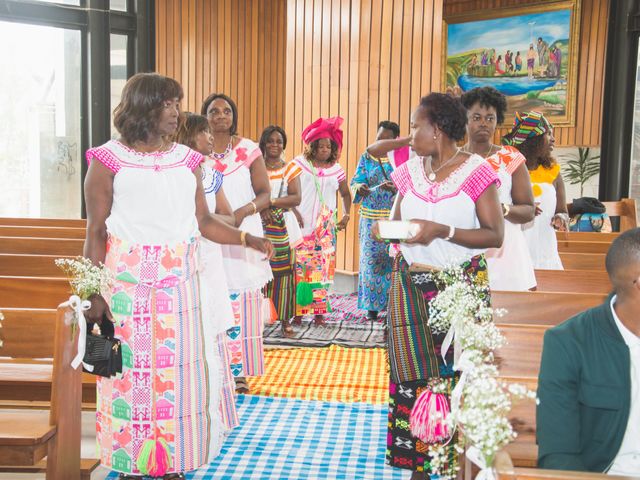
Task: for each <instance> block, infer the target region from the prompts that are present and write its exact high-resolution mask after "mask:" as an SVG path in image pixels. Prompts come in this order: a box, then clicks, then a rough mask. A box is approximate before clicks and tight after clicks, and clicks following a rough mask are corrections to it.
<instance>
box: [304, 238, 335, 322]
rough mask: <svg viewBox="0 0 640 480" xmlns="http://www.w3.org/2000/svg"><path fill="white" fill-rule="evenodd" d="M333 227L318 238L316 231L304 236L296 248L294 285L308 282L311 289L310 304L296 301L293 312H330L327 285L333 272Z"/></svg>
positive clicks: (322, 313) (321, 313)
mask: <svg viewBox="0 0 640 480" xmlns="http://www.w3.org/2000/svg"><path fill="white" fill-rule="evenodd" d="M335 238H336V237H335V230H329V231H327V232H326V233H325V235H324V236H322V237H321V238H320V239H319V240H318V239H317V236H316V234H315V233H312V234H311V235H309V236H307V237H304V238H303V240H302V243H301V244H300V245H299V246H298V247H296V272H295V273H296V286H297V285H298V284H299V283H300V282H308V283H309V284H310V286H311V290H312V292H313V301H312V302H311V304H310V305H300V304H299V303H297V304H296V315H307V314H314V315H324V314H325V313H328V312H330V311H331V310H330V305H329V287H330V286H331V284H332V283H333V277H334V275H335V271H336V247H335Z"/></svg>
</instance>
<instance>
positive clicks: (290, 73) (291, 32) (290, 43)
mask: <svg viewBox="0 0 640 480" xmlns="http://www.w3.org/2000/svg"><path fill="white" fill-rule="evenodd" d="M287 18H288V19H289V20H290V21H288V22H287V42H286V57H285V70H286V77H285V78H286V79H287V80H291V81H292V83H293V84H292V85H289V87H290V88H292V89H293V93H294V94H295V90H296V85H295V82H296V75H295V73H296V68H295V67H296V64H297V62H296V49H297V48H296V46H297V42H296V26H297V20H296V2H295V0H289V1H288V2H287ZM285 95H286V94H285ZM283 100H284V99H283ZM295 111H296V102H295V101H290V102H285V109H284V120H285V121H284V125H283V127H284V129H285V132H286V133H287V140H288V142H287V151H286V159H287V160H291V159H292V158H293V157H294V156H295V155H296V153H294V152H297V149H295V148H294V145H295V144H296V142H295V139H294V134H293V133H294V131H293V130H294V129H293V126H294V125H295Z"/></svg>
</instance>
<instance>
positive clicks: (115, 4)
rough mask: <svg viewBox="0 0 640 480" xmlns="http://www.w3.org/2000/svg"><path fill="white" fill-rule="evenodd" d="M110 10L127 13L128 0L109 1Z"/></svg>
mask: <svg viewBox="0 0 640 480" xmlns="http://www.w3.org/2000/svg"><path fill="white" fill-rule="evenodd" d="M109 8H110V9H111V10H119V11H120V12H126V11H127V0H109Z"/></svg>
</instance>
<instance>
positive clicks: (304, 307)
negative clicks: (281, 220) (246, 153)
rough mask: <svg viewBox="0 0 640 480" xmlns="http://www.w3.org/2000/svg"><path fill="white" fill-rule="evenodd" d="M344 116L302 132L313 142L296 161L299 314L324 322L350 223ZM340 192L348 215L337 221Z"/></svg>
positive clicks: (297, 318)
mask: <svg viewBox="0 0 640 480" xmlns="http://www.w3.org/2000/svg"><path fill="white" fill-rule="evenodd" d="M342 121H343V120H342V117H331V118H319V119H317V120H316V121H315V122H313V123H312V124H311V125H308V126H307V128H305V129H304V131H303V132H302V140H303V141H304V143H305V144H306V145H307V147H306V148H305V151H304V154H302V155H299V156H298V157H296V158H294V159H293V162H294V163H295V164H296V165H298V166H299V167H300V169H301V170H302V174H301V175H300V186H301V191H302V201H301V203H300V206H299V207H298V211H299V212H300V215H301V217H302V225H301V227H302V236H303V241H302V243H301V244H300V245H298V246H297V247H296V303H297V305H296V316H295V320H294V322H295V323H300V322H301V319H302V316H303V315H306V314H314V315H315V322H316V323H317V324H323V323H324V314H325V313H327V312H328V308H329V303H328V302H329V299H328V290H329V286H330V285H331V283H333V276H334V272H335V264H336V230H344V229H345V228H347V223H348V222H349V212H350V210H351V191H350V190H349V184H348V183H347V176H346V174H345V172H344V170H343V168H342V167H341V166H340V164H339V163H338V158H339V156H340V151H341V150H342V129H341V128H340V125H342ZM336 193H340V196H341V197H342V206H343V213H342V219H341V220H340V221H339V222H337V223H336V214H337V202H336Z"/></svg>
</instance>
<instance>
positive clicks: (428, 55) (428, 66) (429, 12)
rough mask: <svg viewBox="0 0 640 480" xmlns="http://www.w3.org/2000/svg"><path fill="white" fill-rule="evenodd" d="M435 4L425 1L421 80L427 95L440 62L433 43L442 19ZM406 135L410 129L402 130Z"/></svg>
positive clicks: (423, 91) (422, 92) (422, 87)
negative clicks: (434, 69) (436, 10)
mask: <svg viewBox="0 0 640 480" xmlns="http://www.w3.org/2000/svg"><path fill="white" fill-rule="evenodd" d="M434 9H435V5H434V4H433V2H424V15H423V29H424V32H425V34H424V35H423V36H422V59H423V60H422V66H421V69H422V71H421V80H420V90H421V91H420V95H426V94H427V93H429V92H430V91H431V78H432V75H431V72H432V71H433V64H434V63H435V62H438V61H439V60H438V58H439V57H438V56H435V57H434V56H433V51H432V46H431V44H432V43H433V35H432V33H431V32H433V26H434V24H435V23H436V22H439V21H441V20H440V19H437V18H435V16H434ZM436 55H437V54H436ZM402 131H403V132H404V134H405V135H407V134H408V133H409V130H408V129H403V130H402Z"/></svg>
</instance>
